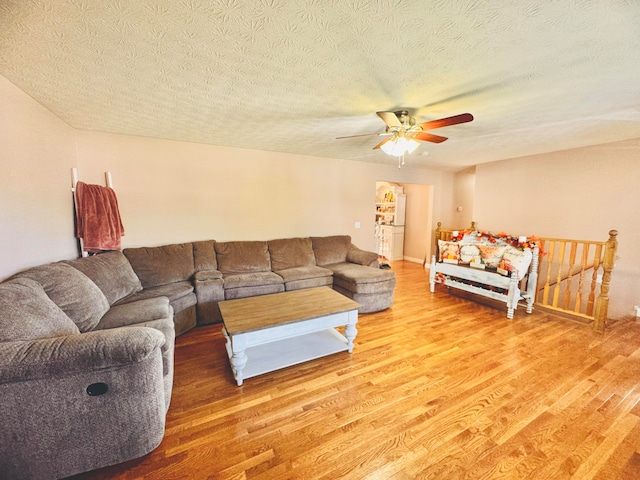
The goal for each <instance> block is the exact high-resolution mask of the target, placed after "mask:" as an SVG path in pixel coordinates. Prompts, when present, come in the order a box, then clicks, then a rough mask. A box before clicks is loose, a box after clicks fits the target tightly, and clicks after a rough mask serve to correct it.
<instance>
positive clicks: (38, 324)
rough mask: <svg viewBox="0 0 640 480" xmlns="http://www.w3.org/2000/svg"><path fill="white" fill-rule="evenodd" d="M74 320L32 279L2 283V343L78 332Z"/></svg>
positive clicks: (0, 317)
mask: <svg viewBox="0 0 640 480" xmlns="http://www.w3.org/2000/svg"><path fill="white" fill-rule="evenodd" d="M79 333H80V330H78V327H76V325H75V324H74V323H73V322H72V321H71V319H70V318H69V317H68V316H67V315H66V314H65V313H64V312H63V311H62V310H61V309H60V307H58V306H57V305H56V304H55V303H53V301H52V300H51V299H50V298H49V297H48V296H47V294H46V293H45V291H44V289H43V288H42V286H41V285H40V284H39V283H38V282H35V281H34V280H31V279H30V278H15V279H13V280H9V281H7V282H4V283H0V342H14V341H20V340H37V339H39V338H50V337H63V336H66V335H74V334H79Z"/></svg>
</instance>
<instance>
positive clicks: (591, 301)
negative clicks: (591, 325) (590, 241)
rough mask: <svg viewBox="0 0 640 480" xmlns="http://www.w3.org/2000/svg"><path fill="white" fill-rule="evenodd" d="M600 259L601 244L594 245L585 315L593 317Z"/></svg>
mask: <svg viewBox="0 0 640 480" xmlns="http://www.w3.org/2000/svg"><path fill="white" fill-rule="evenodd" d="M601 258H602V244H598V245H596V252H595V254H594V256H593V274H592V275H591V285H590V289H589V299H588V300H587V315H589V316H590V317H592V316H593V306H594V304H595V301H596V287H597V286H598V270H599V269H600V261H601Z"/></svg>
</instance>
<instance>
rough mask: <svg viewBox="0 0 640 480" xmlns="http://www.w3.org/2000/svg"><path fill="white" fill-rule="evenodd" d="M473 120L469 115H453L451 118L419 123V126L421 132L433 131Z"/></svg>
mask: <svg viewBox="0 0 640 480" xmlns="http://www.w3.org/2000/svg"><path fill="white" fill-rule="evenodd" d="M471 120H473V115H471V114H470V113H461V114H460V115H454V116H453V117H447V118H441V119H440V120H431V121H430V122H424V123H421V124H420V126H421V127H422V129H423V130H433V129H434V128H442V127H448V126H450V125H458V124H459V123H466V122H470V121H471Z"/></svg>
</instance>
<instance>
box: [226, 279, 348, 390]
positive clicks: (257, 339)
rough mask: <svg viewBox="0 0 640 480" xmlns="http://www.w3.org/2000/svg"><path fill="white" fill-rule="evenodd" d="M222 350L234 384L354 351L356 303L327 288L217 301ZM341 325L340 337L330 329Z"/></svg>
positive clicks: (338, 333) (333, 329)
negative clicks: (221, 322)
mask: <svg viewBox="0 0 640 480" xmlns="http://www.w3.org/2000/svg"><path fill="white" fill-rule="evenodd" d="M219 306H220V313H221V314H222V320H223V323H224V327H223V329H222V333H223V335H224V336H225V338H226V339H227V353H228V355H229V361H230V363H231V368H232V370H233V376H234V377H235V379H236V382H237V383H238V385H242V382H243V380H244V379H245V378H251V377H255V376H256V375H261V374H263V373H267V372H272V371H274V370H278V369H280V368H285V367H289V366H291V365H296V364H298V363H302V362H306V361H309V360H313V359H316V358H320V357H323V356H326V355H331V354H333V353H337V352H343V351H348V352H349V353H351V352H353V340H354V339H355V338H356V334H357V333H358V331H357V329H356V323H358V308H359V307H360V305H359V304H358V303H356V302H354V301H353V300H351V299H349V298H347V297H345V296H344V295H342V294H340V293H338V292H336V291H335V290H332V289H331V288H329V287H318V288H308V289H303V290H294V291H291V292H283V293H274V294H271V295H261V296H257V297H249V298H240V299H237V300H225V301H222V302H220V303H219ZM339 326H345V329H344V335H343V334H341V333H340V332H338V331H337V330H336V329H335V327H339Z"/></svg>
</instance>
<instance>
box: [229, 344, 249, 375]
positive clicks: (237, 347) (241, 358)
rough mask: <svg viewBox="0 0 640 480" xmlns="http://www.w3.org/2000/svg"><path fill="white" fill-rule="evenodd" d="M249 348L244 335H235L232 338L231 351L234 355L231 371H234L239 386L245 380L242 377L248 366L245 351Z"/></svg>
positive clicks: (232, 356) (231, 359)
mask: <svg viewBox="0 0 640 480" xmlns="http://www.w3.org/2000/svg"><path fill="white" fill-rule="evenodd" d="M246 348H247V342H246V340H245V338H244V337H243V336H242V335H235V336H233V337H231V351H232V355H231V358H230V359H229V361H230V362H231V369H232V370H233V376H234V377H235V378H236V382H238V386H240V385H242V381H243V380H244V379H243V377H242V370H244V367H245V365H246V364H247V360H248V359H247V354H246V353H245V349H246Z"/></svg>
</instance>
